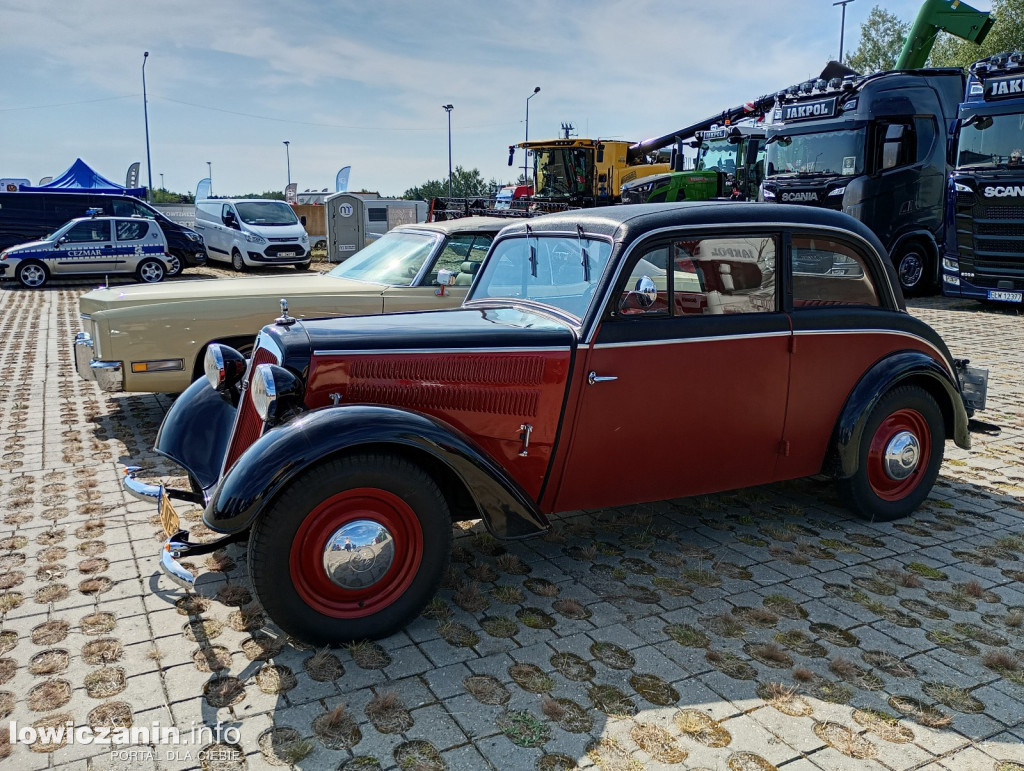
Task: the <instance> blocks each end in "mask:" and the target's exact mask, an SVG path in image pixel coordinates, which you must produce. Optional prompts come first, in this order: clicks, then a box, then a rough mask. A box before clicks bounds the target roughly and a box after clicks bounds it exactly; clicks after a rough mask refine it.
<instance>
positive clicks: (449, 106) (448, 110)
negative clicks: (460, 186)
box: [441, 104, 455, 198]
mask: <svg viewBox="0 0 1024 771" xmlns="http://www.w3.org/2000/svg"><path fill="white" fill-rule="evenodd" d="M441 109H442V110H444V111H445V112H446V113H448V197H449V198H451V197H452V110H454V109H455V105H453V104H442V105H441Z"/></svg>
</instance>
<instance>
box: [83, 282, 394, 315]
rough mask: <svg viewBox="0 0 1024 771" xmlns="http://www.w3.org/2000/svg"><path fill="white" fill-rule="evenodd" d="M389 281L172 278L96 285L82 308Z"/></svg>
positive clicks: (288, 294)
mask: <svg viewBox="0 0 1024 771" xmlns="http://www.w3.org/2000/svg"><path fill="white" fill-rule="evenodd" d="M387 288H388V285H387V284H376V283H370V282H367V281H353V280H351V279H347V278H337V277H334V276H325V275H320V274H318V273H314V274H311V275H305V276H265V277H259V278H228V279H222V280H219V281H171V282H167V283H160V284H139V285H135V286H123V287H113V288H111V289H95V290H93V291H92V292H87V293H86V294H84V295H82V297H81V298H80V300H79V310H80V311H81V312H82V313H85V314H92V313H96V312H98V311H103V310H111V309H114V308H126V307H130V306H133V305H155V304H160V303H180V302H185V301H190V300H191V301H199V302H203V301H211V300H219V299H232V300H238V299H245V298H251V299H265V298H267V297H273V298H275V299H277V298H282V297H283V298H284V299H286V300H288V301H289V302H293V301H295V300H300V299H301V298H303V297H316V296H329V297H337V296H339V295H353V294H368V295H379V294H381V293H383V292H384V290H386V289H387Z"/></svg>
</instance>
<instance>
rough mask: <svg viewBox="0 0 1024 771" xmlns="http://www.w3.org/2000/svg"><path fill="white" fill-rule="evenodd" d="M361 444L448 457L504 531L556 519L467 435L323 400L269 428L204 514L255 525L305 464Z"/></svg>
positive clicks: (424, 418)
mask: <svg viewBox="0 0 1024 771" xmlns="http://www.w3.org/2000/svg"><path fill="white" fill-rule="evenodd" d="M360 446H367V447H368V446H373V448H374V449H376V450H379V449H385V450H386V449H387V448H388V447H389V446H390V447H392V448H394V449H395V450H397V451H399V452H403V453H404V454H406V455H407V456H409V457H411V458H412V459H413V460H415V459H416V458H417V457H420V458H423V457H424V455H425V456H428V457H429V459H430V461H429V462H431V463H434V464H435V465H436V464H437V463H440V464H443V467H444V469H446V470H447V471H448V472H450V473H451V474H454V475H455V477H456V478H457V479H458V480H459V481H461V483H462V484H463V485H464V486H465V489H466V490H467V491H468V493H469V496H470V497H471V498H472V500H473V503H474V504H475V506H476V508H477V511H478V513H479V516H480V517H481V518H483V520H484V522H485V523H486V525H487V528H488V529H489V530H490V531H491V532H492V533H493V534H494V535H496V536H498V537H500V538H521V537H525V536H528V535H534V534H536V533H538V532H542V531H543V530H545V529H547V527H548V526H549V523H548V520H547V518H546V517H545V516H544V515H543V514H541V513H540V511H538V509H537V507H536V504H535V503H534V502H533V501H532V500H531V499H530V497H529V496H528V495H527V494H526V493H525V492H524V491H523V490H522V488H521V487H520V486H519V484H518V483H517V482H516V481H515V480H514V479H512V478H511V477H510V476H509V475H508V473H507V472H506V471H505V470H504V469H503V468H501V467H500V466H499V465H498V464H497V463H495V462H494V461H493V460H491V458H490V457H489V456H488V455H487V454H486V453H485V452H484V451H483V450H481V449H480V448H479V447H478V446H477V445H476V443H474V442H473V440H472V439H470V438H469V437H467V436H466V435H465V434H463V433H461V432H460V431H458V430H456V429H455V428H453V427H452V426H450V425H447V424H446V423H444V422H442V421H440V420H437V419H435V418H432V417H430V416H428V415H424V414H422V413H418V412H412V411H409V410H402V409H397V408H394V407H383V406H378V405H368V404H353V405H342V406H339V407H323V408H321V409H317V410H313V411H312V412H307V413H305V414H304V415H302V416H300V417H298V418H296V419H294V420H292V421H289V422H288V423H285V424H284V425H282V426H279V427H277V428H274V429H272V430H270V431H268V432H267V433H265V434H264V435H263V436H261V437H260V438H259V439H257V440H256V441H255V442H254V443H253V444H252V445H251V446H250V447H249V448H248V449H247V450H246V451H245V452H244V453H242V456H241V457H240V458H239V459H238V460H237V461H236V462H235V463H234V465H233V466H232V467H231V469H230V470H229V471H228V473H227V474H226V475H225V476H224V479H223V480H222V481H221V483H220V485H219V486H218V487H217V489H216V491H215V492H214V494H213V497H212V498H211V499H210V503H209V505H208V506H207V507H206V511H205V512H204V513H203V521H204V522H205V523H206V525H207V526H208V527H210V528H211V529H212V530H216V531H218V532H221V533H236V532H239V531H241V530H244V529H246V528H248V527H251V526H252V524H253V523H254V522H255V521H256V519H257V518H258V517H259V516H261V514H262V513H263V511H264V510H265V509H266V507H267V505H268V504H269V503H270V502H271V501H272V500H273V499H274V498H275V497H276V496H277V495H278V493H280V492H281V490H283V489H284V487H285V486H286V485H287V484H288V483H289V482H290V481H291V480H292V479H294V478H295V477H296V476H297V475H298V474H300V473H301V472H302V471H304V470H305V469H307V468H309V467H311V466H313V465H315V464H316V463H318V462H320V461H321V460H323V459H324V458H326V457H328V456H331V455H336V454H338V453H342V452H345V451H349V450H355V449H358V448H359V447H360Z"/></svg>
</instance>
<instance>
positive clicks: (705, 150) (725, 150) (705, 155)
mask: <svg viewBox="0 0 1024 771" xmlns="http://www.w3.org/2000/svg"><path fill="white" fill-rule="evenodd" d="M739 147H740V145H734V144H730V143H729V140H728V139H712V140H711V141H709V142H702V143H701V146H700V157H699V158H698V159H697V171H710V170H712V169H714V170H715V171H721V172H724V173H726V174H735V173H736V153H737V149H738V148H739Z"/></svg>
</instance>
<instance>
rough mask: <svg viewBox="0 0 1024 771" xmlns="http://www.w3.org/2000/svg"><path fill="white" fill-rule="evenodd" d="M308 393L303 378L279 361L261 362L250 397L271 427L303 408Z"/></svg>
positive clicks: (252, 384)
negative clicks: (279, 363)
mask: <svg viewBox="0 0 1024 771" xmlns="http://www.w3.org/2000/svg"><path fill="white" fill-rule="evenodd" d="M304 392H305V388H304V387H303V385H302V380H300V379H299V378H298V377H296V376H295V375H293V374H292V373H291V372H289V371H288V370H287V369H285V368H284V367H279V366H278V365H276V364H260V365H259V366H258V367H256V370H255V372H253V375H252V381H251V382H250V383H249V397H250V398H251V399H252V406H253V407H254V408H255V410H256V414H257V415H259V416H260V420H262V421H263V422H264V423H266V424H267V425H271V426H272V425H276V424H277V423H280V422H282V421H284V420H285V419H286V418H287V417H288V415H289V414H291V413H292V412H294V411H295V410H301V409H302V406H303V405H302V397H303V394H304Z"/></svg>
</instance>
